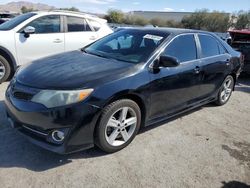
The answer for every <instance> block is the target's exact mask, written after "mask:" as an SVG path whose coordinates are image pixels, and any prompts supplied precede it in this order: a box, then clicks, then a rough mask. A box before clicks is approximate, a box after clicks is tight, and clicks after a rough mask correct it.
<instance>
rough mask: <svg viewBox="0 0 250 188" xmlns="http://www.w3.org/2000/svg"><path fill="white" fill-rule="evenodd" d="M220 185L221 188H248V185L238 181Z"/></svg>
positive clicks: (249, 186)
mask: <svg viewBox="0 0 250 188" xmlns="http://www.w3.org/2000/svg"><path fill="white" fill-rule="evenodd" d="M222 184H223V186H222V187H221V188H250V185H247V184H245V183H242V182H238V181H230V182H222Z"/></svg>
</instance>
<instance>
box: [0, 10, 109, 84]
mask: <svg viewBox="0 0 250 188" xmlns="http://www.w3.org/2000/svg"><path fill="white" fill-rule="evenodd" d="M110 33H112V30H111V29H110V28H109V26H108V25H107V23H106V20H104V19H101V18H98V17H96V16H92V15H88V14H83V13H75V12H66V11H49V12H31V13H27V14H23V15H20V16H18V17H15V18H13V19H12V20H10V21H8V22H5V23H4V24H2V25H0V83H1V82H4V81H6V80H7V79H8V78H9V76H10V75H11V73H12V72H14V71H15V69H16V68H17V67H18V66H20V65H24V64H26V63H29V62H31V61H33V60H35V59H39V58H42V57H45V56H50V55H54V54H59V53H62V52H67V51H72V50H76V49H79V48H82V47H84V46H86V45H88V44H90V43H92V42H94V41H96V40H97V39H99V38H102V37H104V36H105V35H108V34H110Z"/></svg>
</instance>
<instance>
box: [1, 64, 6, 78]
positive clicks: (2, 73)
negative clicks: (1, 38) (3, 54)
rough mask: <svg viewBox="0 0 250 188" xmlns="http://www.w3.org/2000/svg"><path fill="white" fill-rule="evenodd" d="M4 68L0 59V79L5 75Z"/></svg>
mask: <svg viewBox="0 0 250 188" xmlns="http://www.w3.org/2000/svg"><path fill="white" fill-rule="evenodd" d="M5 74H6V69H5V66H4V64H3V62H1V61H0V80H1V79H2V78H3V77H4V76H5Z"/></svg>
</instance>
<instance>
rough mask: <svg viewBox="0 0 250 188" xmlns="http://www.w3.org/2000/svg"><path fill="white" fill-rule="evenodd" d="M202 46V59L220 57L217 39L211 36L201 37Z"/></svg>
mask: <svg viewBox="0 0 250 188" xmlns="http://www.w3.org/2000/svg"><path fill="white" fill-rule="evenodd" d="M199 40H200V44H201V51H202V57H203V58H205V57H210V56H215V55H219V54H220V52H219V47H218V42H217V40H216V39H215V38H213V37H212V36H209V35H199Z"/></svg>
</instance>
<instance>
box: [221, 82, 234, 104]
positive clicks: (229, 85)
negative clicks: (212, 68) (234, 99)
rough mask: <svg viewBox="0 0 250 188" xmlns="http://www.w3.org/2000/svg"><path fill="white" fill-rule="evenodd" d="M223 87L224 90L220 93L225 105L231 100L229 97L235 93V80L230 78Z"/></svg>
mask: <svg viewBox="0 0 250 188" xmlns="http://www.w3.org/2000/svg"><path fill="white" fill-rule="evenodd" d="M222 87H223V88H222V91H221V93H220V97H221V101H222V102H223V103H225V102H226V101H227V100H228V99H229V97H230V95H231V93H232V91H233V80H232V78H231V77H228V78H227V79H226V80H225V82H224V84H223V86H222Z"/></svg>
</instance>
